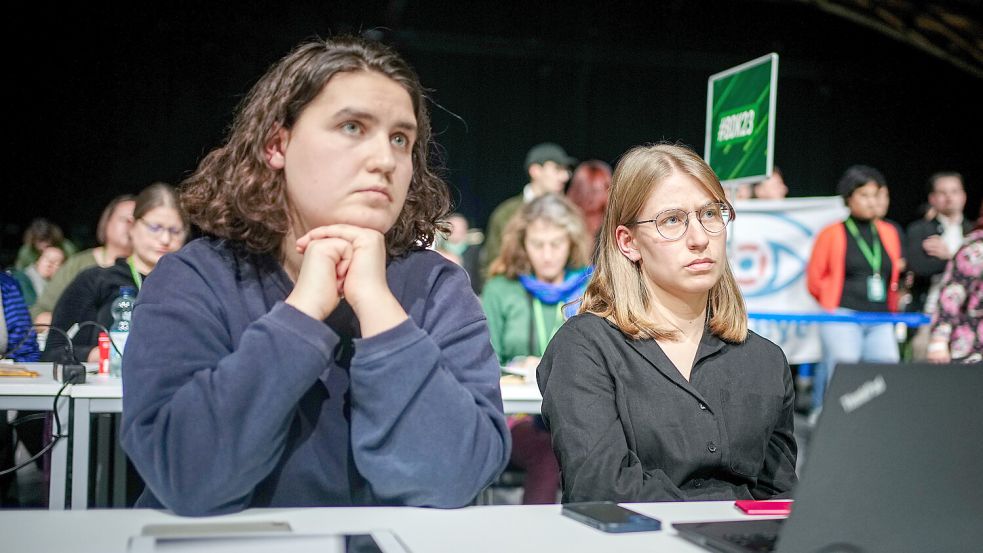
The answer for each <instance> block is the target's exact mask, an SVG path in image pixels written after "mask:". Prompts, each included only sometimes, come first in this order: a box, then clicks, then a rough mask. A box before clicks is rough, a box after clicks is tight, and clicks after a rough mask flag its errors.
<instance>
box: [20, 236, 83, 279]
mask: <svg viewBox="0 0 983 553" xmlns="http://www.w3.org/2000/svg"><path fill="white" fill-rule="evenodd" d="M61 250H62V251H63V252H65V256H66V257H68V256H70V255H73V254H75V252H77V251H78V248H76V247H75V244H73V243H72V241H71V240H69V239H67V238H66V239H65V240H63V241H62V243H61ZM38 257H41V253H40V252H38V251H37V250H35V249H34V247H32V246H31V245H30V244H21V245H20V249H19V250H17V259H16V260H14V268H15V269H17V270H19V271H22V270H24V269H25V268H27V266H28V265H30V264H31V263H34V262H35V261H37V260H38Z"/></svg>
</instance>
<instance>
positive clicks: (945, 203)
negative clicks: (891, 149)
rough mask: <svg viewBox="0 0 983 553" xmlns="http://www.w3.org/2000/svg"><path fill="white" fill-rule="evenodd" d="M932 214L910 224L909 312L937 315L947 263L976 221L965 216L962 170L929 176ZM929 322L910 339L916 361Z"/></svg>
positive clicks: (922, 352)
mask: <svg viewBox="0 0 983 553" xmlns="http://www.w3.org/2000/svg"><path fill="white" fill-rule="evenodd" d="M928 204H929V206H930V209H929V213H928V214H927V215H926V217H923V218H921V219H918V220H917V221H915V222H913V223H911V224H910V225H908V247H907V253H908V269H909V270H910V271H911V274H912V277H913V279H912V285H911V295H912V299H911V303H910V304H909V305H908V311H911V312H924V313H926V314H928V315H932V314H934V309H935V307H936V306H937V305H938V297H939V288H940V284H939V282H940V281H941V279H942V274H943V272H944V271H945V267H946V264H947V263H948V262H949V260H950V259H952V256H953V255H954V254H955V253H956V250H958V249H959V247H960V246H961V245H962V241H963V236H964V235H965V234H966V233H968V232H969V231H970V229H971V228H972V226H973V223H972V222H971V221H969V220H967V219H966V218H964V217H963V209H964V208H965V207H966V191H965V189H964V188H963V178H962V175H960V174H959V173H955V172H952V171H945V172H940V173H935V174H934V175H932V176H931V177H929V179H928ZM929 332H930V331H929V325H923V326H921V327H920V328H919V329H918V332H917V333H916V334H915V336H914V338H913V339H912V341H911V354H912V358H913V359H914V360H924V359H925V358H926V347H927V346H928V337H929Z"/></svg>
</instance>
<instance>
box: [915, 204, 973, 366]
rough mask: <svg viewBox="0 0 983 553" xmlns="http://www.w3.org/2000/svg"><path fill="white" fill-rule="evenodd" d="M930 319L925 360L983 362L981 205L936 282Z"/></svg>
mask: <svg viewBox="0 0 983 553" xmlns="http://www.w3.org/2000/svg"><path fill="white" fill-rule="evenodd" d="M933 313H934V315H933V317H932V325H931V327H930V328H931V332H930V338H929V343H928V347H927V356H928V360H929V361H932V362H935V363H948V362H950V361H962V362H966V363H972V362H976V363H978V362H980V361H983V205H980V214H979V217H978V218H977V219H976V226H975V227H974V228H973V230H972V231H970V232H969V233H968V234H967V235H966V239H965V241H964V242H963V246H962V247H961V248H959V250H958V251H956V255H954V256H953V257H952V260H950V261H949V263H948V266H947V267H946V270H945V273H944V274H943V277H942V280H941V281H940V283H939V299H938V305H936V307H935V309H934V311H933Z"/></svg>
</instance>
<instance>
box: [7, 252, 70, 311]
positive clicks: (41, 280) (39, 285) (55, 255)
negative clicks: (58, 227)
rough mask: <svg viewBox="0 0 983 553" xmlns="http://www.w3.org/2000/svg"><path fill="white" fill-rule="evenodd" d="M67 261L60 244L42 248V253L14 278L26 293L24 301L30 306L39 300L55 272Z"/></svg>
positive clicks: (15, 274)
mask: <svg viewBox="0 0 983 553" xmlns="http://www.w3.org/2000/svg"><path fill="white" fill-rule="evenodd" d="M64 262H65V251H64V250H62V249H61V248H60V247H58V246H47V247H45V248H44V249H43V250H41V255H39V256H38V258H37V259H35V260H34V262H33V263H31V264H30V265H28V266H27V267H26V268H24V269H23V270H20V271H17V272H16V273H14V275H13V276H14V278H15V279H17V283H18V284H19V285H20V289H21V292H22V293H23V294H24V303H26V304H27V306H28V307H31V306H32V305H34V303H35V302H37V299H38V296H39V295H41V294H43V293H44V291H45V289H46V288H47V286H48V282H50V281H51V277H53V276H55V272H57V271H58V268H59V267H61V264H62V263H64Z"/></svg>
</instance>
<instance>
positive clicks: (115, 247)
mask: <svg viewBox="0 0 983 553" xmlns="http://www.w3.org/2000/svg"><path fill="white" fill-rule="evenodd" d="M133 206H134V201H133V195H132V194H123V195H120V196H116V197H115V198H113V199H112V200H111V201H110V202H109V203H108V204H107V205H106V207H105V208H104V209H103V210H102V215H101V216H100V217H99V223H98V224H97V226H96V239H98V240H99V244H100V245H99V246H96V247H95V248H91V249H88V250H83V251H80V252H78V253H76V254H75V255H72V256H71V257H69V258H68V259H67V260H65V262H64V263H63V264H62V266H61V268H60V269H58V272H57V273H55V276H54V277H52V278H51V280H50V281H49V282H48V285H47V286H46V287H45V289H44V293H41V294H39V295H38V299H37V302H36V303H34V305H31V306H30V308H31V317H33V318H34V322H35V323H39V324H42V323H43V324H47V323H50V322H51V312H52V311H54V310H55V305H56V304H57V303H58V299H59V298H60V297H61V294H62V292H64V291H65V288H68V285H69V284H71V283H72V281H73V280H75V277H76V276H78V274H79V273H81V272H82V271H84V270H86V269H88V268H89V267H95V266H96V265H98V266H100V267H102V268H106V267H112V266H113V265H114V264H115V263H116V259H117V258H119V257H129V255H130V253H131V252H132V248H131V246H130V227H131V226H132V225H133Z"/></svg>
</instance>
